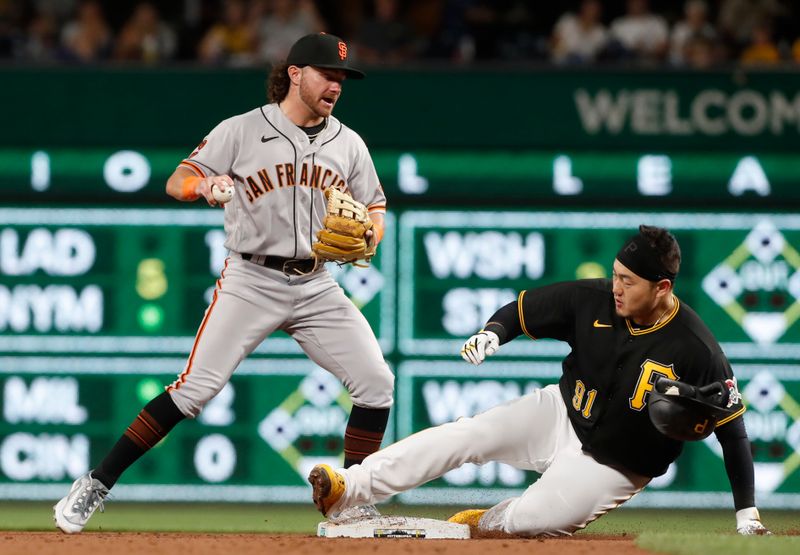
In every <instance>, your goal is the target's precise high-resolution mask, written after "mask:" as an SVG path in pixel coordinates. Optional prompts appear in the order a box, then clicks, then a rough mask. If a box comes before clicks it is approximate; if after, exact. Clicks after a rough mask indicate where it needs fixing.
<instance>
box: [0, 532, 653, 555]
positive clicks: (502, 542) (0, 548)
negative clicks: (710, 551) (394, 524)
mask: <svg viewBox="0 0 800 555" xmlns="http://www.w3.org/2000/svg"><path fill="white" fill-rule="evenodd" d="M332 551H335V552H337V553H347V554H348V555H367V554H368V555H377V554H378V553H380V555H394V554H402V555H408V554H417V553H420V554H431V555H486V554H487V553H499V554H501V555H517V554H520V555H522V554H525V555H530V554H531V553H536V555H556V554H557V555H601V554H609V555H610V554H612V553H613V554H614V555H644V554H647V553H649V552H648V551H644V550H642V549H639V548H638V547H636V546H635V545H634V543H633V538H624V537H620V538H618V537H607V536H606V537H601V536H597V537H592V536H589V535H583V536H580V537H575V538H563V539H519V538H498V539H471V540H412V539H376V540H373V539H364V540H361V539H358V540H356V539H346V538H335V539H332V538H317V537H315V536H303V535H290V534H285V535H270V534H174V533H170V534H167V533H155V534H154V533H145V532H131V533H119V532H90V533H84V534H79V535H75V536H68V535H66V534H62V533H60V532H0V552H2V553H3V555H31V554H34V553H35V554H36V555H50V554H54V555H78V554H79V553H80V554H85V553H113V554H114V555H126V554H129V553H148V554H156V555H157V554H163V555H175V554H180V555H207V554H208V555H211V554H214V555H218V554H219V553H235V554H236V555H249V554H253V555H255V554H258V555H264V554H265V553H270V554H272V553H274V554H280V553H292V554H295V553H296V554H300V555H319V554H320V553H330V552H332Z"/></svg>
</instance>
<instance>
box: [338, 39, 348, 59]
mask: <svg viewBox="0 0 800 555" xmlns="http://www.w3.org/2000/svg"><path fill="white" fill-rule="evenodd" d="M339 58H340V59H342V60H345V59H347V45H346V44H345V43H344V42H342V41H339Z"/></svg>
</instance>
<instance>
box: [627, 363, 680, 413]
mask: <svg viewBox="0 0 800 555" xmlns="http://www.w3.org/2000/svg"><path fill="white" fill-rule="evenodd" d="M656 376H664V377H665V378H669V379H671V380H677V379H678V375H677V374H675V369H674V368H673V367H672V365H671V364H670V365H669V366H667V365H665V364H661V363H658V362H656V361H654V360H650V359H649V358H648V359H647V360H645V361H644V363H643V364H642V372H641V373H640V374H639V381H637V382H636V389H635V390H634V392H633V396H632V397H631V398H630V399H629V400H628V404H629V405H630V407H631V408H632V409H633V410H636V411H641V410H642V409H643V408H644V398H645V397H646V396H647V394H648V393H649V392H651V391H653V384H654V383H655V381H656V380H655V378H656Z"/></svg>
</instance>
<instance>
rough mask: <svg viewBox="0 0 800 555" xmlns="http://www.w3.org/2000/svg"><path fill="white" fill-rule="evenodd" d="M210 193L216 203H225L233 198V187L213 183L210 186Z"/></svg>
mask: <svg viewBox="0 0 800 555" xmlns="http://www.w3.org/2000/svg"><path fill="white" fill-rule="evenodd" d="M223 187H224V186H223ZM211 195H212V196H213V197H214V200H216V201H217V202H218V203H220V204H225V203H226V202H228V201H229V200H231V199H232V198H233V187H231V186H230V185H228V186H227V187H224V188H221V187H220V186H219V185H217V184H216V183H214V184H213V185H212V186H211Z"/></svg>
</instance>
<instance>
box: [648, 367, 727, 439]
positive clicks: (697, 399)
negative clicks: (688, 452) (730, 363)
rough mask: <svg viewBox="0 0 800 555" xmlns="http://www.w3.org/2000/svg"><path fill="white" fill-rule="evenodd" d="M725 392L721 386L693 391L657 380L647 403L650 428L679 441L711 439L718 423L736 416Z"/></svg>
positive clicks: (713, 385) (677, 384)
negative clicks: (729, 406) (727, 417)
mask: <svg viewBox="0 0 800 555" xmlns="http://www.w3.org/2000/svg"><path fill="white" fill-rule="evenodd" d="M728 396H729V393H728V389H727V388H726V387H725V386H724V385H723V383H722V382H714V383H712V384H709V385H706V386H703V387H695V386H693V385H690V384H687V383H683V382H679V381H676V380H670V379H667V378H659V379H658V380H657V381H656V383H655V384H654V385H653V390H652V391H651V392H650V398H649V399H648V401H647V412H648V414H649V416H650V421H651V422H652V423H653V426H654V427H655V428H656V429H657V430H658V431H659V432H661V433H662V434H664V435H665V436H667V437H669V438H672V439H676V440H678V441H699V440H701V439H705V438H707V437H708V436H710V435H711V432H713V431H714V428H716V426H717V422H718V421H720V420H722V419H724V418H725V417H726V416H729V415H732V414H734V413H735V408H734V409H731V408H728V407H727V406H726V405H727V402H728Z"/></svg>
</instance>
